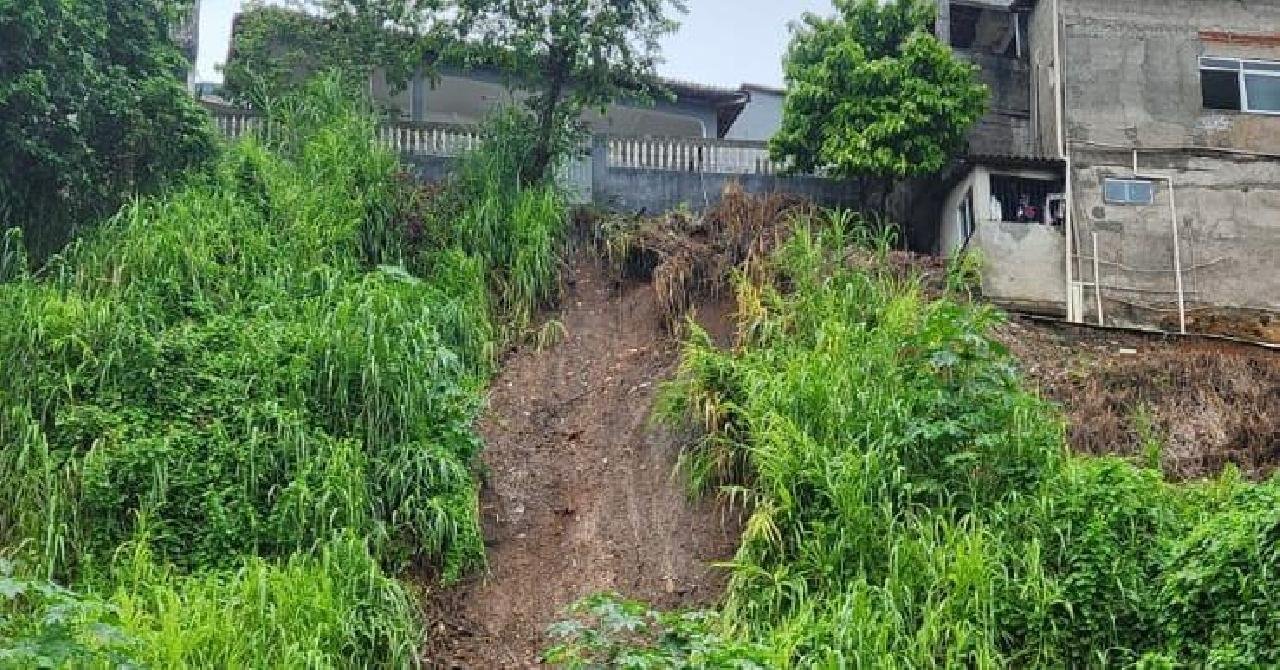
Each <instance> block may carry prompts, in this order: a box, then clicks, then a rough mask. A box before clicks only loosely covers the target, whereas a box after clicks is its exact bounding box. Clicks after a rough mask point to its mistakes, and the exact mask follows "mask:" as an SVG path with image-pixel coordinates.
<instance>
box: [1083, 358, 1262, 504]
mask: <svg viewBox="0 0 1280 670" xmlns="http://www.w3.org/2000/svg"><path fill="white" fill-rule="evenodd" d="M1072 395H1073V397H1072V398H1070V399H1069V401H1068V403H1067V404H1068V411H1069V413H1070V415H1071V419H1072V420H1071V424H1072V426H1071V431H1070V433H1071V435H1070V437H1071V444H1072V447H1073V448H1074V449H1075V450H1077V451H1080V452H1083V453H1092V454H1121V455H1142V454H1143V453H1144V452H1146V451H1151V450H1157V451H1158V452H1159V453H1158V454H1156V455H1158V456H1159V459H1160V462H1161V465H1162V469H1163V470H1164V471H1165V473H1166V474H1168V475H1169V476H1171V477H1174V478H1176V479H1180V480H1186V479H1196V478H1200V477H1206V476H1212V475H1214V474H1215V473H1218V472H1220V471H1222V469H1223V468H1224V467H1225V466H1226V465H1227V464H1228V463H1232V464H1235V465H1236V466H1237V467H1239V468H1240V469H1241V470H1242V471H1243V472H1244V473H1246V475H1248V476H1250V477H1251V478H1255V479H1262V478H1264V477H1266V476H1267V475H1268V474H1270V473H1271V472H1272V471H1274V470H1275V468H1276V463H1277V461H1278V460H1280V357H1276V356H1275V355H1273V354H1269V353H1267V352H1261V351H1260V352H1259V354H1258V355H1250V354H1246V353H1243V352H1239V351H1227V350H1225V349H1224V350H1213V349H1209V348H1206V349H1204V350H1197V351H1191V352H1188V351H1185V350H1170V351H1167V352H1149V353H1148V354H1146V355H1143V356H1132V357H1126V358H1121V359H1116V360H1113V361H1111V362H1109V363H1106V364H1104V365H1102V366H1101V367H1100V368H1099V369H1098V370H1097V371H1096V372H1095V373H1094V374H1091V375H1089V376H1088V378H1087V379H1086V380H1084V381H1083V382H1082V384H1081V388H1079V389H1077V391H1076V392H1075V393H1073V394H1072Z"/></svg>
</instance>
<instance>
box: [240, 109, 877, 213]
mask: <svg viewBox="0 0 1280 670" xmlns="http://www.w3.org/2000/svg"><path fill="white" fill-rule="evenodd" d="M215 122H216V124H217V126H218V128H219V129H220V130H221V131H222V132H223V134H225V135H226V136H227V137H229V138H232V139H235V138H238V137H241V136H244V135H246V134H250V133H255V132H262V131H263V130H264V124H263V123H262V119H261V118H259V117H255V116H251V115H225V114H224V115H217V116H215ZM266 130H267V132H269V129H266ZM378 139H379V141H380V142H381V143H382V144H383V145H384V146H386V147H387V148H389V149H392V150H394V151H397V152H399V153H400V154H401V156H402V157H403V160H404V162H405V163H406V164H407V165H409V166H410V168H411V169H412V170H413V172H414V174H415V175H416V176H417V177H418V178H419V179H422V180H424V181H440V180H442V179H444V178H446V177H447V176H448V175H449V174H450V173H451V172H452V171H453V170H454V169H455V168H456V166H457V159H458V157H459V156H461V155H463V154H465V153H466V152H467V151H471V150H473V149H476V148H478V147H479V146H480V142H481V138H480V136H479V134H478V133H477V132H476V130H475V129H474V128H472V127H469V126H457V125H448V124H416V123H405V122H399V123H388V124H385V125H383V126H382V127H380V128H379V130H378ZM785 170H786V166H785V165H784V164H782V163H779V162H777V161H773V160H772V159H770V157H769V152H768V147H767V145H766V144H765V143H764V142H749V141H740V140H707V139H700V138H662V137H651V138H633V137H626V138H624V137H606V136H596V137H594V138H593V140H592V145H591V149H590V151H589V152H587V153H586V154H585V155H584V156H582V157H579V158H575V159H572V160H569V161H567V162H566V163H565V164H564V165H562V166H560V168H559V171H558V173H557V181H558V182H559V183H560V185H561V186H562V187H564V189H565V191H566V192H567V193H568V194H569V198H570V201H571V202H574V203H575V204H594V205H596V206H598V207H603V208H606V209H613V210H618V211H626V212H650V213H652V212H663V211H667V210H670V209H675V208H678V207H686V208H688V209H690V210H693V211H702V210H705V209H707V208H709V207H713V206H715V205H716V203H718V202H719V200H720V196H721V195H722V194H723V192H724V190H725V188H727V187H728V186H729V185H730V184H732V183H737V184H738V185H740V186H741V187H742V188H743V189H744V190H746V191H747V192H749V193H774V192H778V193H788V194H792V195H797V196H802V197H805V198H808V199H810V200H812V201H814V202H816V203H818V204H820V205H823V206H827V207H852V206H855V205H857V204H858V195H859V194H858V191H857V188H856V187H855V186H854V185H853V184H852V183H850V182H845V181H839V180H834V179H827V178H823V177H818V176H812V175H810V176H784V174H783V173H784V172H785Z"/></svg>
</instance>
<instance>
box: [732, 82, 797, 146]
mask: <svg viewBox="0 0 1280 670" xmlns="http://www.w3.org/2000/svg"><path fill="white" fill-rule="evenodd" d="M739 90H741V91H743V92H744V93H746V94H747V102H746V106H745V107H743V109H742V113H741V114H739V115H738V120H737V122H735V123H734V124H733V126H732V127H731V128H730V129H729V134H728V135H726V136H725V137H726V138H727V139H731V140H746V141H750V142H768V141H769V140H771V139H773V136H774V135H776V134H777V133H778V131H779V130H780V129H781V128H782V103H783V102H784V101H785V99H786V97H787V92H786V91H785V90H783V89H781V88H775V87H773V86H761V85H759V84H743V85H742V88H741V89H739Z"/></svg>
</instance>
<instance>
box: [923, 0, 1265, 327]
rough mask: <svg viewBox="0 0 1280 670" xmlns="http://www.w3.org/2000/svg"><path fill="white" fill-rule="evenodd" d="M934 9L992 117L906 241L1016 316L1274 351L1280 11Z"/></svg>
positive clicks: (1228, 0) (1159, 4)
mask: <svg viewBox="0 0 1280 670" xmlns="http://www.w3.org/2000/svg"><path fill="white" fill-rule="evenodd" d="M939 5H940V8H941V13H940V17H939V21H938V26H937V30H938V34H939V37H940V38H942V39H944V40H946V41H948V42H949V43H950V44H951V45H952V46H953V48H955V49H956V51H957V52H958V53H960V54H962V55H964V56H965V57H966V58H969V59H971V60H973V62H975V63H977V64H979V65H980V66H981V67H982V73H983V79H984V80H985V81H986V82H987V83H988V85H989V86H990V87H991V89H992V105H991V110H990V112H989V113H988V115H987V117H986V118H985V119H984V120H983V122H982V123H980V124H979V125H978V127H977V128H975V130H974V131H973V133H972V136H971V142H970V151H969V154H968V155H967V156H965V157H964V158H962V159H961V160H960V161H958V162H957V163H956V165H954V166H953V168H952V169H951V170H950V171H949V172H948V173H947V174H946V175H945V177H944V179H942V180H940V182H939V184H940V186H939V187H937V188H935V189H934V190H933V191H932V192H929V191H928V189H926V190H925V192H924V193H922V194H920V195H917V198H918V199H919V198H921V197H923V198H924V199H926V200H929V199H932V201H933V202H935V203H937V202H940V203H942V211H941V212H940V213H939V212H936V210H935V212H934V214H933V216H934V217H935V218H934V219H933V220H934V221H935V223H934V224H933V226H932V228H929V227H926V234H925V235H924V236H923V237H921V236H919V235H917V236H916V238H915V241H916V242H917V244H920V243H922V242H923V244H924V245H927V246H930V247H931V248H933V249H934V250H935V251H936V252H938V253H942V254H946V255H951V254H954V253H956V252H958V251H959V250H961V249H963V248H972V249H979V250H981V252H982V253H983V255H984V258H985V264H986V277H985V279H984V287H983V288H984V291H985V293H986V294H987V296H988V297H990V298H992V299H994V300H996V301H1003V302H1006V303H1009V304H1012V305H1016V306H1019V307H1023V308H1027V309H1035V310H1040V311H1046V312H1056V313H1061V314H1065V315H1067V316H1068V317H1069V318H1070V319H1072V320H1075V321H1088V322H1096V323H1105V324H1109V325H1139V326H1146V327H1158V328H1162V329H1166V330H1174V331H1177V330H1183V329H1185V330H1191V331H1196V330H1198V331H1221V332H1229V333H1231V334H1238V335H1243V336H1246V337H1250V336H1254V337H1263V338H1264V339H1266V338H1267V337H1268V336H1266V333H1273V335H1272V336H1270V337H1272V338H1273V339H1274V338H1275V337H1280V2H1277V0H1038V1H1036V0H939ZM917 232H919V231H917Z"/></svg>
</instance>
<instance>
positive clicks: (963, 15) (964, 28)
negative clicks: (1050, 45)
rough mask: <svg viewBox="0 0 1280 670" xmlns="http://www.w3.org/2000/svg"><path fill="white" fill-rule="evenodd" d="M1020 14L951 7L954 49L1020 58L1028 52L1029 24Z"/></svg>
mask: <svg viewBox="0 0 1280 670" xmlns="http://www.w3.org/2000/svg"><path fill="white" fill-rule="evenodd" d="M1024 19H1025V16H1024V15H1022V14H1019V13H1015V12H1010V11H1005V10H997V9H982V8H979V7H971V6H968V5H951V21H950V31H951V46H952V47H954V48H956V49H961V50H965V51H973V52H976V53H983V54H992V55H996V56H1005V57H1008V58H1018V57H1020V56H1022V55H1023V54H1024V53H1025V52H1026V49H1025V47H1024V44H1023V41H1024V37H1023V36H1024V35H1025V34H1026V30H1025V28H1026V26H1027V23H1026V21H1025V20H1024Z"/></svg>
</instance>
